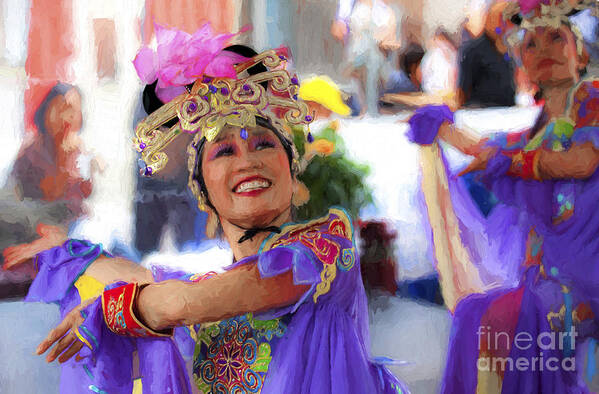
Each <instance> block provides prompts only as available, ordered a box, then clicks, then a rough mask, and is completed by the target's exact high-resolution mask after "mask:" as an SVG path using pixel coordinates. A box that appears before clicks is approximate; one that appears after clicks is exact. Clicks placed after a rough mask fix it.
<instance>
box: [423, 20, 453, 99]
mask: <svg viewBox="0 0 599 394" xmlns="http://www.w3.org/2000/svg"><path fill="white" fill-rule="evenodd" d="M457 63H458V59H457V48H456V45H455V43H454V40H453V39H452V38H451V37H450V36H449V33H448V32H447V31H446V30H445V29H443V28H437V30H436V31H435V33H434V34H433V36H432V38H431V39H429V40H428V41H427V46H426V53H425V54H424V57H423V59H422V64H421V66H420V69H421V74H422V91H423V92H424V93H427V94H432V95H436V96H442V97H446V96H449V95H451V94H453V93H454V92H455V89H456V82H457Z"/></svg>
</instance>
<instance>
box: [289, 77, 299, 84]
mask: <svg viewBox="0 0 599 394" xmlns="http://www.w3.org/2000/svg"><path fill="white" fill-rule="evenodd" d="M291 83H292V84H294V85H298V84H299V82H298V80H297V78H296V77H293V78H291Z"/></svg>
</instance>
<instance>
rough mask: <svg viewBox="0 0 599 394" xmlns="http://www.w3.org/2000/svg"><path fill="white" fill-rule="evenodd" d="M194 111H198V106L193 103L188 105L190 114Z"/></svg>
mask: <svg viewBox="0 0 599 394" xmlns="http://www.w3.org/2000/svg"><path fill="white" fill-rule="evenodd" d="M196 109H198V105H197V104H196V103H194V102H193V101H192V102H191V103H189V110H190V111H191V112H195V110H196Z"/></svg>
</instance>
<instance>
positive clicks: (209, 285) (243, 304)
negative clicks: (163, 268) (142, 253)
mask: <svg viewBox="0 0 599 394" xmlns="http://www.w3.org/2000/svg"><path fill="white" fill-rule="evenodd" d="M309 288H310V287H309V286H307V285H295V284H294V283H293V273H292V271H287V272H285V273H283V274H280V275H277V276H273V277H270V278H262V277H261V276H260V273H259V271H258V267H257V265H256V264H247V265H242V266H240V267H237V268H235V269H233V270H231V271H228V272H225V273H223V274H220V275H217V276H215V277H212V278H210V279H207V280H203V281H200V282H196V283H189V282H182V281H176V280H169V281H164V282H161V283H156V284H152V285H149V286H147V287H145V288H144V289H143V290H142V291H141V293H140V295H139V299H138V305H137V307H138V313H139V314H140V317H141V319H142V320H143V321H145V322H146V323H147V325H148V326H149V327H150V328H152V329H154V330H161V329H164V328H168V327H174V326H181V325H190V324H196V323H203V322H210V321H219V320H222V319H225V318H229V317H233V316H238V315H241V314H244V313H248V312H260V311H265V310H269V309H273V308H277V307H283V306H286V305H290V304H293V303H294V302H296V301H298V300H299V299H300V297H301V296H302V294H304V293H305V292H306V291H307V290H308V289H309Z"/></svg>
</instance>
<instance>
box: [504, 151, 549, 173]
mask: <svg viewBox="0 0 599 394" xmlns="http://www.w3.org/2000/svg"><path fill="white" fill-rule="evenodd" d="M540 153H541V152H540V151H539V150H534V151H528V152H526V151H523V150H518V151H514V152H507V153H506V154H507V155H508V156H510V158H511V159H512V165H511V166H510V169H509V170H508V172H507V174H508V175H511V176H516V177H519V178H522V179H534V180H537V181H540V180H541V176H540V174H539V157H540V156H539V155H540Z"/></svg>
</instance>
